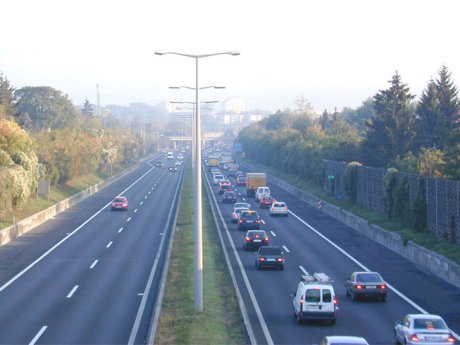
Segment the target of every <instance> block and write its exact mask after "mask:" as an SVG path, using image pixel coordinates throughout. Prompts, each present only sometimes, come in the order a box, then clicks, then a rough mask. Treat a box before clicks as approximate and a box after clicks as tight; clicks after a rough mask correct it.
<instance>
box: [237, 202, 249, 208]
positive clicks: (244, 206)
mask: <svg viewBox="0 0 460 345" xmlns="http://www.w3.org/2000/svg"><path fill="white" fill-rule="evenodd" d="M235 208H247V209H250V208H251V204H248V203H247V202H236V203H235V204H234V205H233V209H235Z"/></svg>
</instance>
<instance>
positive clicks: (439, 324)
mask: <svg viewBox="0 0 460 345" xmlns="http://www.w3.org/2000/svg"><path fill="white" fill-rule="evenodd" d="M414 328H417V329H447V326H446V324H445V323H444V322H443V321H442V320H439V319H415V320H414Z"/></svg>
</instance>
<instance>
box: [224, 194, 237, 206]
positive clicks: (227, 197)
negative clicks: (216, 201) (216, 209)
mask: <svg viewBox="0 0 460 345" xmlns="http://www.w3.org/2000/svg"><path fill="white" fill-rule="evenodd" d="M222 202H223V203H224V204H225V203H232V204H234V203H235V202H236V193H235V192H234V191H228V192H224V195H223V196H222Z"/></svg>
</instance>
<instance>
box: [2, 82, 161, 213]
mask: <svg viewBox="0 0 460 345" xmlns="http://www.w3.org/2000/svg"><path fill="white" fill-rule="evenodd" d="M108 118H109V119H110V117H108ZM106 120H107V118H100V117H97V116H93V107H92V105H91V104H90V103H89V101H88V100H86V101H85V103H84V105H83V108H82V109H78V108H77V107H75V106H74V105H73V104H72V102H71V101H70V100H69V98H68V96H67V95H64V94H63V93H62V92H61V91H58V90H55V89H53V88H52V87H47V86H45V87H23V88H20V89H17V90H16V89H14V87H13V86H12V85H11V83H10V81H9V80H8V79H7V78H6V77H5V76H4V75H2V74H0V216H5V215H6V214H8V213H9V212H11V211H12V210H14V209H15V208H17V207H21V206H22V205H23V204H24V203H25V202H26V201H27V200H28V199H29V198H30V197H31V196H32V195H35V193H36V190H37V183H38V180H39V179H46V180H48V181H50V183H51V184H52V185H55V184H58V183H62V184H63V183H66V182H67V181H69V180H70V179H72V178H74V177H77V176H81V175H85V174H89V173H98V172H101V171H107V172H108V171H109V170H108V168H110V169H111V168H112V166H113V165H114V164H121V163H123V164H125V163H129V162H131V161H135V160H136V159H138V158H139V156H140V155H141V154H143V153H145V151H146V150H149V149H150V150H153V149H154V148H155V147H154V145H150V146H148V147H147V146H145V145H144V144H145V135H144V136H142V133H141V132H139V131H136V130H131V129H130V128H129V127H123V126H122V125H121V123H120V122H117V121H113V119H110V121H109V125H107V123H106Z"/></svg>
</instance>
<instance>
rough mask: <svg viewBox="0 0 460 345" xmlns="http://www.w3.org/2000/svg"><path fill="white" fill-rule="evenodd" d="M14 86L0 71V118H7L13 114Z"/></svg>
mask: <svg viewBox="0 0 460 345" xmlns="http://www.w3.org/2000/svg"><path fill="white" fill-rule="evenodd" d="M13 93H14V88H13V87H12V86H11V84H10V81H9V80H8V79H7V78H6V77H4V76H3V74H1V73H0V108H1V111H0V118H1V117H4V118H8V117H12V116H14V113H15V107H14V96H13Z"/></svg>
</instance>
